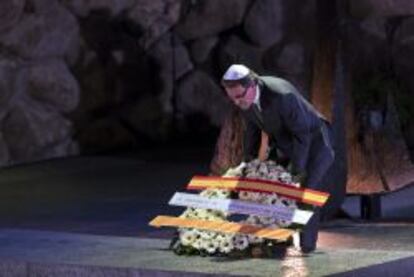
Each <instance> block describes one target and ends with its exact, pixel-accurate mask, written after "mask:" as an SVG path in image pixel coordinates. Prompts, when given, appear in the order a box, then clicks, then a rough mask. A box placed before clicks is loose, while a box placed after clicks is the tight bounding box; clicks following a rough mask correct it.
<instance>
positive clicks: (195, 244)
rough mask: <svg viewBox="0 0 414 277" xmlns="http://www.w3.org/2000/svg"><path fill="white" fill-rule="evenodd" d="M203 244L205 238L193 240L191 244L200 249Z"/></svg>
mask: <svg viewBox="0 0 414 277" xmlns="http://www.w3.org/2000/svg"><path fill="white" fill-rule="evenodd" d="M202 245H203V240H202V239H195V240H194V241H193V243H192V244H191V246H192V247H194V248H195V249H198V250H200V249H201V247H202Z"/></svg>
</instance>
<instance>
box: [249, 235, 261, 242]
mask: <svg viewBox="0 0 414 277" xmlns="http://www.w3.org/2000/svg"><path fill="white" fill-rule="evenodd" d="M247 238H248V240H249V243H262V242H263V241H264V240H263V238H259V237H256V236H254V235H248V236H247Z"/></svg>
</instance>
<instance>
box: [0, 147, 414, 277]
mask: <svg viewBox="0 0 414 277" xmlns="http://www.w3.org/2000/svg"><path fill="white" fill-rule="evenodd" d="M176 154H177V153H176ZM178 154H181V156H180V159H174V160H168V159H167V160H158V159H157V157H154V156H153V155H152V154H151V155H149V156H148V157H144V158H143V157H142V156H140V157H137V156H133V155H128V156H127V155H123V156H97V157H81V158H70V159H64V160H55V161H49V162H43V163H37V164H31V165H24V166H18V167H13V168H9V169H3V170H1V171H0V187H1V193H0V257H1V258H0V276H198V275H203V274H210V273H211V274H215V275H248V276H325V275H332V274H334V275H336V274H338V276H408V275H409V273H411V272H413V271H414V223H413V218H414V216H412V217H410V216H411V215H412V213H414V212H412V211H413V208H414V206H413V204H412V203H413V202H414V201H411V199H413V198H412V197H411V195H413V191H414V190H413V189H412V188H410V189H408V190H406V191H403V192H399V194H394V195H390V196H389V197H387V199H388V200H387V201H384V204H385V205H386V206H384V207H383V210H384V211H385V213H384V214H385V215H386V218H385V220H384V222H376V223H369V222H363V223H358V222H356V221H352V220H342V221H341V220H336V221H331V222H328V223H326V224H324V226H323V228H322V231H321V236H320V240H319V245H318V246H319V250H318V251H317V252H316V253H315V254H313V255H311V256H309V257H302V256H300V255H298V253H296V252H295V251H293V250H290V251H289V252H288V253H287V256H285V257H280V258H279V259H245V260H228V259H222V258H220V259H218V258H201V257H189V258H187V257H177V256H175V255H174V254H173V253H171V252H170V251H167V250H166V248H167V245H168V242H169V238H170V235H171V231H169V230H168V229H160V230H158V229H153V228H151V227H149V226H148V225H147V223H148V221H149V220H150V219H152V218H153V217H154V216H156V215H158V214H170V215H174V214H178V213H179V212H181V211H182V209H181V208H172V207H169V206H168V205H167V202H168V199H169V198H170V197H171V195H172V194H173V193H174V192H175V191H177V190H178V191H184V187H185V184H186V183H187V182H188V180H189V179H190V178H191V176H193V175H195V174H206V173H207V172H208V167H207V165H208V163H207V162H205V160H203V159H201V158H200V157H201V156H199V155H197V153H196V154H194V153H193V154H191V153H187V154H186V153H183V152H180V153H178ZM178 154H177V155H178ZM174 155H175V154H170V155H167V156H170V157H172V156H174ZM186 155H187V156H186ZM354 202H355V201H353V199H349V200H348V201H347V203H346V204H345V207H346V209H348V210H352V209H354V210H358V208H356V207H355V203H354ZM401 214H403V215H404V217H403V218H402V217H398V215H401ZM394 219H396V220H394Z"/></svg>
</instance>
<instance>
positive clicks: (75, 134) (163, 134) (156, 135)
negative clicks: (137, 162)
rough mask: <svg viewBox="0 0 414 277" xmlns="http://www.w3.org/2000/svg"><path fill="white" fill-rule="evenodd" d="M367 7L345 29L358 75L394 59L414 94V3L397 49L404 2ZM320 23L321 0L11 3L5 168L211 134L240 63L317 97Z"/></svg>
mask: <svg viewBox="0 0 414 277" xmlns="http://www.w3.org/2000/svg"><path fill="white" fill-rule="evenodd" d="M351 2H352V1H351ZM365 2H366V3H365ZM365 2H364V1H363V2H358V1H353V2H352V3H350V4H351V8H350V13H349V17H347V18H344V20H343V22H342V23H341V24H342V25H341V26H342V28H343V34H342V35H343V39H345V40H346V42H347V46H348V48H347V49H348V51H349V53H348V54H349V57H350V59H351V60H352V61H351V64H352V67H353V68H354V69H356V70H355V74H357V75H358V74H362V73H363V72H365V71H369V70H370V69H371V68H375V67H378V66H380V65H381V64H383V63H386V62H388V60H389V59H388V57H391V59H392V61H393V62H394V64H395V68H396V70H397V71H398V73H399V76H401V78H402V79H403V81H404V82H405V83H406V85H407V87H408V88H409V92H413V91H414V87H413V86H414V83H413V81H412V78H411V76H410V73H411V72H412V67H413V65H412V63H411V62H410V60H411V59H410V57H411V55H412V54H413V53H414V45H413V41H414V40H413V39H412V38H413V35H414V31H413V30H414V28H413V27H410V26H411V25H413V22H414V21H413V19H412V18H411V17H410V16H409V14H410V12H409V11H410V10H408V8H410V7H408V6H410V5H411V4H409V3H408V2H409V1H406V2H407V3H408V4H407V5H408V6H407V9H405V10H404V17H403V18H401V20H400V21H399V22H398V24H394V25H395V26H396V27H395V36H394V40H393V41H392V42H390V41H389V34H388V33H387V30H388V29H387V28H386V27H387V26H389V24H388V25H387V22H388V23H389V19H390V17H389V16H390V15H388V14H383V13H381V11H382V10H384V9H383V7H385V6H384V5H389V4H390V3H391V2H392V1H385V0H384V1H383V2H384V5H382V4H381V5H379V6H378V7H379V8H380V9H382V10H380V11H377V10H375V9H374V8H375V7H376V6H375V5H372V2H373V1H365ZM379 2H381V1H379ZM385 2H386V3H385ZM394 2H398V1H394ZM381 3H382V2H381ZM397 4H398V5H400V3H397ZM364 5H365V6H364ZM367 7H368V8H367ZM373 7H374V8H373ZM398 9H401V7H400V6H398ZM396 14H397V15H398V12H397V11H396V12H395V13H393V14H392V16H393V18H394V17H395V16H396ZM315 16H316V0H309V1H305V2H304V1H300V0H289V1H287V0H261V1H253V0H226V1H222V0H89V1H82V0H3V1H1V2H0V165H2V166H4V165H10V164H15V163H22V162H30V161H35V160H41V159H48V158H53V157H61V156H69V155H76V154H79V153H90V152H97V151H105V150H111V149H119V148H129V147H140V146H142V145H145V143H147V142H148V141H153V142H156V143H161V142H164V141H168V140H170V139H171V138H176V137H177V136H178V137H180V135H185V134H190V133H191V134H200V135H204V134H208V133H211V130H214V128H218V127H219V126H220V125H221V124H222V122H223V119H224V118H225V115H226V112H228V111H229V110H230V109H229V107H230V103H229V101H228V100H227V99H226V98H225V97H224V95H223V91H222V89H221V88H220V84H219V80H220V77H221V75H222V74H223V72H224V71H225V69H226V68H227V67H228V66H229V65H230V64H232V63H244V64H246V65H248V66H250V67H251V68H253V69H255V70H256V71H257V72H258V73H260V74H272V75H278V76H281V77H284V78H287V79H289V80H290V81H291V82H293V83H294V84H295V85H296V86H297V87H298V88H299V89H300V90H301V91H302V92H303V94H304V95H305V96H308V93H309V90H310V87H311V84H310V83H311V79H312V57H313V53H314V47H315V45H316V41H315V40H316V39H315V37H316V18H315ZM390 43H391V44H390ZM390 49H391V50H390ZM315 74H317V72H315ZM195 119H197V121H196V122H195ZM407 130H408V131H407V132H406V133H407V134H408V136H410V134H411V133H412V135H411V136H412V138H413V140H412V141H414V126H413V127H412V128H408V127H407ZM410 130H413V131H410ZM410 132H411V133H410ZM413 149H414V143H413Z"/></svg>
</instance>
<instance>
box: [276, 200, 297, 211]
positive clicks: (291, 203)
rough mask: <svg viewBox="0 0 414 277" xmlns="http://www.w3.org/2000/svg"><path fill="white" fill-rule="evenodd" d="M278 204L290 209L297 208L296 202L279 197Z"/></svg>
mask: <svg viewBox="0 0 414 277" xmlns="http://www.w3.org/2000/svg"><path fill="white" fill-rule="evenodd" d="M280 203H281V204H282V205H285V206H286V207H288V208H291V209H296V208H297V207H298V205H297V203H296V200H293V199H289V198H286V197H280Z"/></svg>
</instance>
